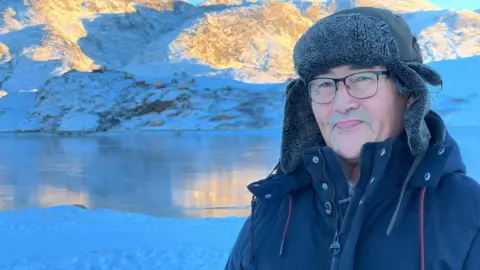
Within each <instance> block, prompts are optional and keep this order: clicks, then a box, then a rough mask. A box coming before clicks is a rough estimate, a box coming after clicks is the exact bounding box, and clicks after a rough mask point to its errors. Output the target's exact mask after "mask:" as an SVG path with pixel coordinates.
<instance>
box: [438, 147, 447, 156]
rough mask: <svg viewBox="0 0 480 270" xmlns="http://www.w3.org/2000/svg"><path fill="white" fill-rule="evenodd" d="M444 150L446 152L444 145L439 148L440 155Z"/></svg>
mask: <svg viewBox="0 0 480 270" xmlns="http://www.w3.org/2000/svg"><path fill="white" fill-rule="evenodd" d="M443 152H445V148H444V147H442V148H440V149H438V155H441V154H443Z"/></svg>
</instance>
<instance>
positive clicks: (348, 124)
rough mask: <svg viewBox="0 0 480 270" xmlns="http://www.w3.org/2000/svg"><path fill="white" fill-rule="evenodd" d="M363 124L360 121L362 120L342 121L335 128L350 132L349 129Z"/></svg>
mask: <svg viewBox="0 0 480 270" xmlns="http://www.w3.org/2000/svg"><path fill="white" fill-rule="evenodd" d="M361 123H363V122H362V121H360V120H346V121H340V122H338V123H336V124H335V126H334V128H338V129H341V130H348V129H352V128H354V127H356V126H358V125H360V124H361Z"/></svg>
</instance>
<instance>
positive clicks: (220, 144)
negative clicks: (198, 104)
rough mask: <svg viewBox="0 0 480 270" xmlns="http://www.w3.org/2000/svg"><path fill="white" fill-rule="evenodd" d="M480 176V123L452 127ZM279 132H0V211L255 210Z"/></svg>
mask: <svg viewBox="0 0 480 270" xmlns="http://www.w3.org/2000/svg"><path fill="white" fill-rule="evenodd" d="M452 133H453V135H454V136H455V138H456V139H457V140H458V141H459V144H460V147H461V149H462V154H463V155H464V159H465V161H466V163H467V166H468V167H469V173H470V175H471V176H473V177H474V178H475V179H477V180H478V179H480V167H479V166H478V158H479V157H478V148H475V147H472V146H473V145H477V144H478V142H477V138H478V136H479V135H480V128H457V129H453V130H452ZM279 144H280V133H279V132H273V133H272V132H268V133H247V134H245V133H242V132H240V133H237V132H228V133H226V132H221V133H219V132H202V133H187V134H182V135H180V136H177V135H174V134H173V133H143V134H141V133H140V134H109V135H89V136H80V137H60V136H54V135H39V134H25V135H1V136H0V209H21V208H28V207H49V206H53V205H58V204H84V205H86V206H87V207H88V208H110V209H114V210H118V211H128V212H139V213H145V214H150V215H157V216H164V217H224V216H231V215H240V216H245V215H247V214H248V213H249V203H250V199H251V195H250V194H249V193H248V191H247V190H246V185H247V184H248V183H249V182H251V181H254V180H257V179H260V178H263V177H265V176H266V175H267V174H268V173H270V171H271V169H272V168H273V166H274V164H275V163H276V161H277V158H278V153H279Z"/></svg>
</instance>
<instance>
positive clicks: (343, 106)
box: [333, 82, 358, 113]
mask: <svg viewBox="0 0 480 270" xmlns="http://www.w3.org/2000/svg"><path fill="white" fill-rule="evenodd" d="M333 107H334V109H335V110H336V111H337V112H339V113H347V112H348V111H350V110H352V109H357V108H358V100H357V99H355V98H354V97H352V96H351V95H350V94H349V93H348V90H347V86H346V85H345V83H344V82H338V83H337V95H336V96H335V99H334V100H333Z"/></svg>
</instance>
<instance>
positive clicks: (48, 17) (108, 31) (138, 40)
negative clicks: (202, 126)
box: [0, 0, 480, 83]
mask: <svg viewBox="0 0 480 270" xmlns="http://www.w3.org/2000/svg"><path fill="white" fill-rule="evenodd" d="M371 5H373V6H379V7H388V8H390V9H392V10H393V11H395V12H398V13H401V14H402V16H404V17H405V18H406V19H407V20H408V21H409V23H410V25H411V26H412V28H413V29H414V32H415V33H417V35H418V36H419V41H420V43H421V45H422V53H423V55H424V56H425V59H426V61H427V62H429V61H439V60H443V59H455V58H458V57H469V56H474V55H478V54H480V52H479V49H478V46H479V45H478V44H479V41H478V37H479V33H480V28H479V27H477V25H478V23H479V21H480V19H479V17H480V14H478V13H475V12H468V11H456V10H450V11H449V10H440V9H439V8H438V7H436V6H435V5H432V4H431V3H429V2H428V1H426V0H401V1H395V2H388V6H387V4H386V1H381V0H318V1H302V0H294V1H291V2H276V1H259V2H253V1H246V0H241V1H240V0H238V1H237V0H235V1H229V0H225V1H207V2H205V3H203V4H202V5H200V6H198V7H197V6H193V5H190V4H188V3H187V2H178V1H177V2H174V1H170V0H102V1H99V0H87V1H85V0H72V1H67V2H65V1H62V0H45V1H43V0H42V1H40V0H31V1H29V2H28V5H27V6H25V5H21V4H18V3H17V4H15V5H12V4H10V1H6V0H3V1H1V2H0V9H2V10H4V12H3V14H4V15H3V19H2V24H3V27H2V25H0V29H1V30H0V31H1V32H0V33H4V35H5V34H9V33H13V32H15V33H18V34H19V35H24V36H25V37H26V38H28V37H27V34H28V33H29V32H28V31H26V30H25V29H26V28H27V27H33V26H41V28H42V31H43V32H42V33H43V34H42V37H41V40H40V41H39V42H38V43H36V44H31V45H30V46H29V47H22V48H19V49H17V50H14V49H12V48H10V47H18V46H17V45H15V44H12V42H11V39H10V40H9V38H5V36H2V37H0V43H2V44H3V46H2V52H1V53H2V55H0V56H1V57H4V56H3V55H4V54H5V52H4V51H5V50H6V49H5V47H7V49H8V50H9V54H10V55H16V54H19V55H24V56H25V57H27V59H29V61H32V62H49V61H55V62H54V63H56V65H58V66H56V67H55V68H54V70H53V71H51V72H53V75H60V74H63V73H64V72H67V71H69V70H71V69H74V70H78V71H87V72H90V71H93V70H97V69H110V70H123V71H128V72H131V73H142V74H148V75H161V76H167V75H171V74H172V73H173V72H172V71H178V72H180V71H181V70H188V71H189V72H190V73H191V74H192V75H199V76H217V77H224V78H233V79H237V80H242V81H247V82H259V83H261V82H282V81H285V80H286V79H287V78H289V77H292V76H295V74H294V71H293V63H292V59H291V58H292V57H291V54H292V50H293V46H294V44H295V42H296V40H297V39H298V37H299V36H300V35H301V34H302V33H303V32H304V31H305V30H306V29H307V28H308V27H309V26H310V25H312V24H313V23H314V22H315V21H317V20H318V19H321V18H322V17H324V16H327V15H328V14H331V13H332V12H334V11H335V10H338V9H343V8H347V7H351V6H371ZM22 43H25V42H22ZM23 52H27V53H26V54H23ZM5 57H11V56H5ZM58 61H59V62H58ZM52 63H53V62H52ZM58 63H60V64H58ZM0 75H1V74H0Z"/></svg>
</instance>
